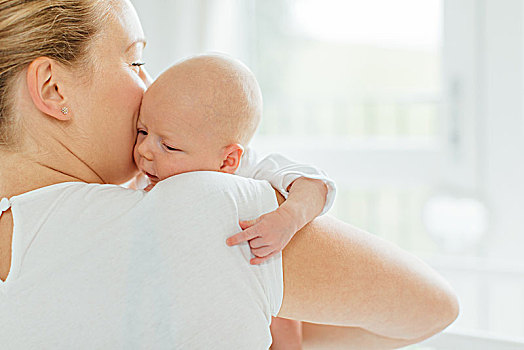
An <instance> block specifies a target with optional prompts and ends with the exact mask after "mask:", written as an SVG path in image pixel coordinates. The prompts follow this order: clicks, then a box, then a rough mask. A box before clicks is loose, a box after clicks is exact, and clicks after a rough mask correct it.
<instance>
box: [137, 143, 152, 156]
mask: <svg viewBox="0 0 524 350" xmlns="http://www.w3.org/2000/svg"><path fill="white" fill-rule="evenodd" d="M138 153H139V154H140V156H141V157H143V158H145V159H147V160H150V161H151V160H153V152H151V150H150V148H149V147H148V146H147V143H146V142H142V143H141V144H140V145H138Z"/></svg>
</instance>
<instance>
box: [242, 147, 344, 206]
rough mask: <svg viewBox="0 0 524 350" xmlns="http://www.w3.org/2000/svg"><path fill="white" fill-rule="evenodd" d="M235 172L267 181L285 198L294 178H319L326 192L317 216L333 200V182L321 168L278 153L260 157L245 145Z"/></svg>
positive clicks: (334, 190) (334, 192)
mask: <svg viewBox="0 0 524 350" xmlns="http://www.w3.org/2000/svg"><path fill="white" fill-rule="evenodd" d="M235 174H236V175H239V176H243V177H249V178H253V179H257V180H266V181H269V183H271V185H272V186H273V187H275V188H276V189H277V190H278V191H279V192H280V193H281V194H282V196H284V198H286V199H287V197H288V195H289V192H288V191H287V188H288V187H289V185H291V184H292V183H293V181H295V180H296V179H298V178H300V177H307V178H310V179H318V180H321V181H323V182H324V183H325V184H326V186H327V188H328V192H327V196H326V204H325V205H324V208H323V209H322V212H321V213H320V214H319V216H320V215H323V214H325V213H327V212H328V210H329V209H331V207H332V206H333V203H334V201H335V195H336V191H337V189H336V185H335V182H334V181H333V180H332V179H331V178H329V177H328V175H327V174H326V173H325V172H324V171H323V170H321V169H319V168H317V167H315V166H313V165H310V164H300V163H298V162H295V161H293V160H291V159H289V158H286V157H284V156H283V155H281V154H278V153H272V154H269V155H268V156H266V157H263V158H260V157H259V156H258V154H257V153H256V152H255V151H254V150H253V149H251V148H249V147H247V148H246V150H245V152H244V154H243V155H242V158H241V160H240V165H239V167H238V169H237V171H236V173H235Z"/></svg>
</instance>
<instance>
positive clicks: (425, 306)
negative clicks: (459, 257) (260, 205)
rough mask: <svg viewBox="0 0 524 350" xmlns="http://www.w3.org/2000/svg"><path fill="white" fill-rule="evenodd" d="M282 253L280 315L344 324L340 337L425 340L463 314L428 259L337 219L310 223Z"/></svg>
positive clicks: (372, 341) (387, 343)
mask: <svg viewBox="0 0 524 350" xmlns="http://www.w3.org/2000/svg"><path fill="white" fill-rule="evenodd" d="M276 195H277V198H278V200H279V204H280V203H282V201H283V198H282V196H281V195H280V194H279V193H278V192H276ZM282 259H283V270H284V299H283V303H282V307H281V309H280V312H279V314H278V316H281V317H286V318H292V319H297V320H303V321H308V322H312V323H324V324H331V325H338V326H344V327H339V328H340V329H339V331H341V330H344V328H346V330H347V332H346V333H345V334H344V336H345V338H341V339H344V342H346V341H347V342H349V341H350V340H351V339H353V340H354V341H357V340H359V339H360V346H357V348H362V347H363V346H364V345H365V346H366V349H368V348H370V347H368V345H369V346H374V347H375V348H381V349H383V348H394V347H398V346H403V345H407V344H409V343H415V342H418V341H421V340H422V339H425V338H427V337H429V336H431V335H433V334H435V333H437V332H439V331H441V330H442V329H444V328H445V327H447V326H448V325H449V324H450V323H451V322H453V320H455V318H456V317H457V314H458V302H457V298H456V296H455V294H454V292H453V291H452V289H451V287H450V286H449V284H448V283H447V282H446V281H445V280H444V279H443V278H442V277H441V276H440V275H438V274H437V273H436V272H435V271H434V270H432V269H431V268H429V267H428V266H427V265H426V264H425V263H424V262H422V261H421V260H419V259H418V258H416V257H415V256H413V255H411V254H409V253H408V252H405V251H403V250H401V249H399V248H398V247H396V246H394V245H393V244H391V243H389V242H386V241H384V240H382V239H380V238H378V237H375V236H373V235H371V234H369V233H366V232H364V231H362V230H359V229H357V228H355V227H353V226H351V225H348V224H346V223H344V222H342V221H340V220H337V219H335V218H333V217H329V216H323V217H319V218H317V219H315V220H314V221H313V222H311V223H309V224H308V225H306V226H305V227H304V228H303V229H302V230H300V231H299V232H298V233H297V234H296V235H295V236H294V238H293V239H292V240H291V242H290V243H289V244H288V246H287V247H286V248H285V249H284V251H283V253H282ZM356 328H360V330H359V329H356ZM306 329H307V327H306ZM306 329H305V330H306ZM304 337H305V340H306V339H307V338H306V337H307V334H304ZM362 341H363V342H364V343H362ZM345 344H346V346H350V345H351V344H349V343H345Z"/></svg>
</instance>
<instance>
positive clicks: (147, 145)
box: [134, 55, 262, 183]
mask: <svg viewBox="0 0 524 350" xmlns="http://www.w3.org/2000/svg"><path fill="white" fill-rule="evenodd" d="M261 115H262V94H261V92H260V88H259V86H258V83H257V81H256V79H255V76H254V75H253V73H251V71H250V70H249V69H248V68H247V67H246V66H245V65H244V64H242V63H241V62H239V61H237V60H235V59H232V58H229V57H226V56H221V55H202V56H196V57H192V58H189V59H186V60H184V61H182V62H179V63H177V64H175V65H174V66H173V67H171V68H169V69H168V70H167V71H165V72H164V73H162V74H161V75H160V76H159V77H158V79H157V80H156V81H155V82H154V83H153V85H151V87H150V88H149V89H148V90H147V92H146V93H145V95H144V99H143V101H142V107H141V109H140V116H139V118H138V125H137V127H138V137H137V142H136V145H135V150H134V158H135V162H136V164H137V166H138V168H139V169H140V170H141V171H142V172H143V173H144V174H146V175H147V176H148V177H149V178H150V180H151V181H152V182H153V183H156V182H158V181H160V180H164V179H165V178H167V177H170V176H173V175H176V174H180V173H185V172H188V171H196V170H209V171H221V172H227V173H234V172H235V170H236V169H237V167H238V164H239V162H240V157H241V156H242V153H243V150H244V147H245V146H247V144H248V143H249V141H250V139H251V137H252V136H253V134H254V133H255V131H256V129H257V126H258V124H259V122H260V119H261Z"/></svg>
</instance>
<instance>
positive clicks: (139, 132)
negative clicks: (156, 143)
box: [138, 129, 147, 136]
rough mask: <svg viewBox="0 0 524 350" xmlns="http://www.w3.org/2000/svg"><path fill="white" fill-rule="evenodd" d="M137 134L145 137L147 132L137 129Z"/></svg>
mask: <svg viewBox="0 0 524 350" xmlns="http://www.w3.org/2000/svg"><path fill="white" fill-rule="evenodd" d="M138 134H139V135H144V136H147V131H145V130H143V129H138Z"/></svg>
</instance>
